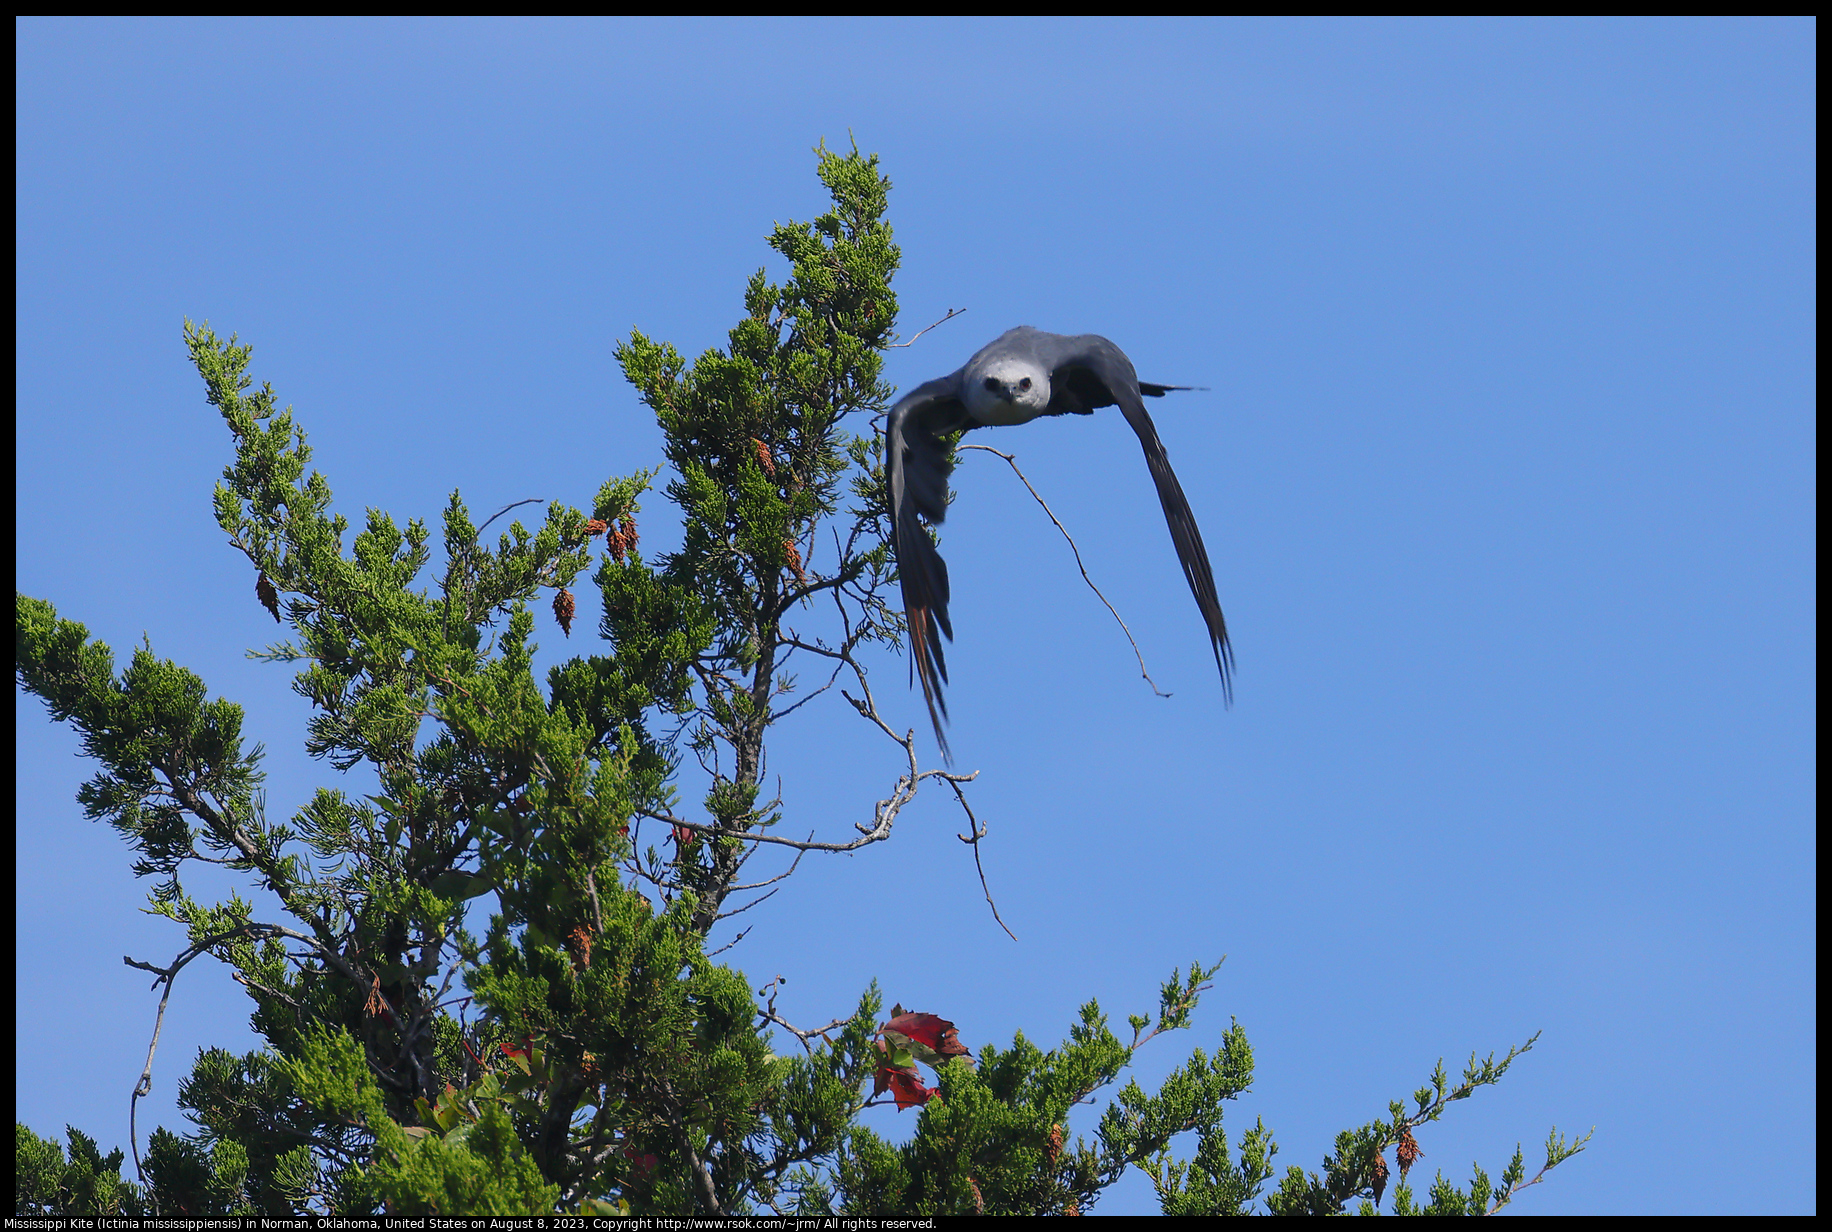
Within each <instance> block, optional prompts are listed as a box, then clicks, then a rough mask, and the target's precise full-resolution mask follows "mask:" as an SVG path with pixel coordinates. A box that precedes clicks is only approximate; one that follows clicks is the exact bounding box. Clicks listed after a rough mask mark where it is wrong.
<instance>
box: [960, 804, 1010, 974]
mask: <svg viewBox="0 0 1832 1232" xmlns="http://www.w3.org/2000/svg"><path fill="white" fill-rule="evenodd" d="M948 786H950V787H952V788H953V789H954V798H955V799H956V800H959V801H960V802H961V808H962V809H963V810H964V811H965V812H966V814H967V831H968V833H966V834H957V835H955V836H954V837H955V838H958V839H959V840H960V841H961V842H963V843H966V844H967V845H968V846H970V847H972V848H973V867H975V868H977V869H979V870H980V892H981V893H983V894H984V895H985V896H986V905H987V906H988V907H991V908H992V918H993V919H994V920H997V921H998V925H999V927H1000V928H1004V929H1005V935H1006V936H1007V937H1010V938H1011V939H1012V940H1013V941H1016V940H1017V939H1018V934H1017V933H1014V932H1012V931H1011V929H1009V928H1006V925H1005V921H1004V920H1003V919H1001V918H1000V916H999V905H998V904H997V903H995V902H993V901H992V890H991V889H990V888H989V887H988V886H987V885H986V866H985V865H983V864H981V863H980V840H981V839H983V838H985V837H986V827H985V826H982V825H981V824H980V823H979V819H978V818H976V817H974V815H973V806H972V805H970V804H968V803H967V793H966V792H964V791H962V790H961V785H960V784H959V783H949V784H948Z"/></svg>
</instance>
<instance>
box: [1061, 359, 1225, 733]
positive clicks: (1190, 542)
mask: <svg viewBox="0 0 1832 1232" xmlns="http://www.w3.org/2000/svg"><path fill="white" fill-rule="evenodd" d="M1061 342H1062V343H1064V344H1074V345H1073V346H1072V347H1069V346H1065V347H1063V348H1062V351H1061V353H1059V354H1058V356H1056V359H1057V362H1056V364H1055V365H1053V368H1054V370H1056V371H1060V370H1061V369H1062V368H1065V367H1067V368H1083V369H1086V370H1087V371H1088V372H1090V373H1091V374H1092V375H1093V376H1095V377H1096V378H1097V379H1099V381H1100V382H1101V384H1103V385H1105V386H1106V387H1107V392H1108V393H1109V394H1111V395H1112V397H1113V400H1114V401H1115V402H1117V403H1118V404H1119V408H1120V411H1121V412H1122V413H1123V414H1124V415H1125V416H1126V422H1127V423H1129V424H1131V425H1132V430H1133V431H1134V432H1136V433H1138V434H1139V445H1140V447H1141V448H1142V449H1144V451H1145V465H1146V466H1148V467H1150V468H1151V478H1152V482H1154V483H1156V484H1157V485H1158V503H1159V504H1160V505H1162V506H1163V507H1164V520H1165V521H1166V522H1167V523H1169V525H1170V539H1171V542H1172V543H1173V544H1175V545H1176V548H1177V559H1178V560H1179V561H1181V562H1182V564H1183V576H1184V577H1185V578H1186V579H1187V580H1188V581H1189V584H1190V593H1191V594H1193V595H1195V596H1196V606H1197V608H1199V609H1200V610H1201V612H1202V619H1203V622H1204V623H1205V624H1207V625H1208V627H1209V644H1210V646H1211V648H1212V649H1213V650H1214V652H1215V666H1216V668H1217V669H1219V670H1220V672H1221V691H1222V696H1223V697H1224V698H1226V699H1227V701H1228V704H1230V705H1232V704H1233V702H1234V648H1233V647H1232V646H1230V645H1229V644H1228V624H1227V621H1225V620H1223V619H1222V615H1221V600H1220V599H1218V598H1216V597H1215V575H1214V573H1213V572H1211V570H1210V569H1209V553H1208V549H1207V548H1205V547H1203V545H1202V532H1201V531H1200V530H1199V529H1197V527H1196V515H1195V514H1193V513H1191V512H1190V503H1189V499H1188V498H1187V497H1185V496H1184V495H1183V485H1182V484H1180V483H1178V482H1177V473H1176V472H1175V471H1173V470H1171V468H1170V456H1169V455H1168V454H1166V453H1165V452H1164V442H1163V441H1161V440H1159V439H1158V429H1157V426H1156V425H1154V424H1153V423H1152V422H1151V416H1150V415H1148V414H1147V413H1146V412H1145V400H1144V398H1142V397H1140V393H1141V387H1140V384H1139V379H1138V374H1137V373H1135V372H1134V371H1133V367H1132V361H1131V360H1129V359H1127V358H1126V355H1125V352H1123V351H1121V350H1120V349H1119V348H1118V347H1117V346H1114V345H1113V343H1111V342H1108V341H1107V340H1106V339H1105V338H1101V337H1098V336H1096V335H1093V334H1088V335H1084V336H1082V337H1079V338H1064V339H1061ZM1147 388H1149V389H1151V390H1152V391H1153V392H1154V395H1155V394H1162V393H1163V392H1164V391H1165V390H1171V389H1180V388H1184V387H1183V386H1178V385H1153V386H1149V387H1147Z"/></svg>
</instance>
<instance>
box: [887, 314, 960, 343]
mask: <svg viewBox="0 0 1832 1232" xmlns="http://www.w3.org/2000/svg"><path fill="white" fill-rule="evenodd" d="M965 311H967V310H966V309H965V308H950V309H948V315H947V316H945V317H943V318H942V319H941V320H939V321H937V322H935V325H943V324H946V323H947V322H949V321H952V320H953V319H954V318H955V317H958V316H959V315H960V314H961V313H963V312H965ZM935 325H931V326H929V327H928V328H927V329H919V330H917V331H916V332H915V333H914V334H911V335H910V340H909V341H908V342H893V343H891V344H890V345H889V346H887V347H885V348H884V349H885V350H887V351H894V350H896V349H897V348H898V347H906V346H912V345H914V344H915V342H916V339H918V338H920V337H922V336H923V335H924V334H926V333H928V332H929V330H931V329H934V328H935Z"/></svg>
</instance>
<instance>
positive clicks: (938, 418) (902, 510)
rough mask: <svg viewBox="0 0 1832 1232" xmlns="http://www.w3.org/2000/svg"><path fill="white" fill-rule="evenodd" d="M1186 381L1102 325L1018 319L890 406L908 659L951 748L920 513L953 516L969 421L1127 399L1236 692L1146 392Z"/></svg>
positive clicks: (1209, 589) (1225, 678) (939, 619)
mask: <svg viewBox="0 0 1832 1232" xmlns="http://www.w3.org/2000/svg"><path fill="white" fill-rule="evenodd" d="M1187 388H1189V386H1184V385H1157V384H1151V383H1148V382H1142V381H1140V380H1139V379H1138V375H1137V373H1135V372H1134V371H1133V367H1132V361H1131V360H1129V359H1127V358H1126V355H1125V352H1123V351H1121V350H1120V349H1119V348H1118V347H1117V346H1115V345H1114V344H1113V343H1111V342H1109V341H1108V340H1107V339H1105V338H1102V337H1100V336H1099V335H1097V334H1080V335H1072V336H1071V335H1063V334H1048V333H1044V332H1043V331H1041V330H1036V329H1032V328H1030V327H1029V326H1019V327H1018V328H1017V329H1013V330H1008V331H1007V332H1006V333H1004V334H1001V335H1000V336H999V337H997V338H995V339H994V340H993V341H992V342H990V343H988V344H987V345H986V346H984V347H982V348H981V349H980V350H979V351H978V352H977V353H975V355H974V356H973V358H972V359H969V360H968V361H967V362H966V363H965V364H964V365H962V366H961V368H960V369H959V370H958V371H956V372H954V373H951V374H950V375H948V376H945V377H942V378H940V379H938V380H933V381H925V382H923V383H922V384H921V385H918V386H917V387H916V388H915V389H913V390H911V391H910V392H909V393H907V394H905V395H904V396H903V397H902V398H900V399H898V400H897V403H896V405H895V406H893V407H892V408H891V412H890V416H889V420H888V422H887V423H886V425H885V436H886V456H887V465H888V470H889V479H890V489H891V491H890V495H891V525H892V545H893V547H894V548H895V550H896V553H897V567H898V576H899V580H900V583H901V586H902V589H903V601H904V611H905V614H906V616H907V617H908V620H909V629H910V651H911V658H912V662H913V665H914V667H915V671H916V675H917V678H918V679H919V680H920V681H921V683H922V692H923V697H924V699H925V700H926V701H927V703H928V706H929V718H930V721H931V722H932V723H933V724H934V726H935V738H936V740H937V742H938V743H939V744H940V745H941V749H942V753H943V754H944V756H945V755H947V753H948V742H947V738H946V736H945V734H944V733H943V731H942V721H943V720H944V719H945V718H946V717H947V713H948V707H947V702H946V700H945V699H944V698H943V696H942V685H943V684H945V683H946V682H947V679H948V668H947V663H946V660H945V659H944V658H943V656H942V648H941V637H942V636H946V637H947V638H949V639H950V640H951V639H952V638H953V637H954V628H953V625H952V623H951V622H950V621H949V619H948V601H949V592H948V566H947V564H946V562H944V561H943V560H942V558H941V554H940V553H939V552H937V551H936V550H935V545H934V543H932V542H931V541H930V539H929V536H928V532H927V531H926V530H924V529H923V526H922V522H921V521H920V520H918V516H917V515H919V514H920V515H921V518H922V519H925V520H927V521H928V522H929V523H931V524H939V523H940V522H941V521H942V520H943V519H944V518H946V516H947V512H948V474H949V471H950V470H951V469H952V466H953V458H952V453H953V451H952V448H951V447H950V444H949V441H948V438H949V437H951V436H952V435H953V434H955V433H957V432H962V431H966V430H969V429H972V428H977V427H984V426H992V425H1001V424H1018V423H1025V422H1028V421H1029V420H1031V419H1034V418H1039V417H1042V416H1053V415H1091V414H1093V413H1094V412H1095V411H1096V410H1099V409H1100V408H1102V407H1107V406H1118V407H1119V408H1120V410H1121V412H1122V413H1124V414H1125V416H1126V420H1127V422H1128V423H1130V424H1131V425H1132V428H1133V430H1134V432H1136V433H1137V434H1138V437H1139V445H1140V447H1141V448H1142V449H1143V450H1144V451H1145V461H1146V465H1147V466H1148V467H1149V468H1150V470H1151V475H1152V479H1153V481H1154V482H1155V483H1156V485H1157V489H1158V499H1159V503H1160V504H1162V506H1163V508H1164V516H1165V520H1166V522H1167V523H1168V524H1169V527H1170V533H1171V541H1172V543H1173V544H1174V545H1175V546H1176V549H1177V558H1178V560H1179V561H1180V562H1181V563H1182V565H1183V573H1184V577H1185V578H1186V579H1187V580H1188V582H1189V585H1190V591H1191V593H1192V594H1194V595H1195V597H1196V605H1197V607H1198V608H1199V609H1201V611H1202V615H1203V620H1204V622H1205V623H1206V624H1207V625H1208V632H1209V640H1210V643H1211V645H1212V647H1213V649H1214V651H1215V664H1216V667H1217V668H1218V669H1219V670H1220V672H1221V681H1222V689H1223V692H1224V694H1227V695H1229V696H1230V697H1231V692H1232V682H1231V673H1232V670H1233V663H1234V657H1233V651H1232V649H1231V648H1230V647H1229V644H1228V632H1227V625H1226V623H1225V622H1224V621H1223V620H1222V615H1221V605H1220V603H1219V601H1218V600H1217V599H1216V597H1215V581H1214V577H1213V576H1212V573H1211V570H1210V568H1209V558H1208V551H1207V549H1206V548H1204V546H1203V543H1202V533H1201V531H1199V530H1198V529H1197V528H1196V519H1195V516H1194V515H1193V514H1192V513H1191V512H1190V507H1189V501H1188V500H1187V499H1186V498H1185V497H1184V495H1183V488H1182V485H1181V484H1179V483H1178V482H1177V476H1176V474H1175V473H1174V472H1173V471H1172V470H1171V468H1170V459H1169V457H1168V456H1167V455H1166V454H1165V452H1164V445H1163V442H1161V441H1160V440H1159V439H1158V433H1157V429H1156V427H1155V426H1154V425H1153V424H1152V422H1151V417H1150V416H1149V415H1148V414H1146V412H1145V404H1144V401H1143V399H1144V398H1146V397H1153V398H1156V397H1162V396H1163V395H1164V394H1166V393H1168V392H1169V391H1171V390H1176V389H1187ZM1046 390H1047V399H1046V398H1045V391H1046Z"/></svg>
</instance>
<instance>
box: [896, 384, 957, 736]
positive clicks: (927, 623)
mask: <svg viewBox="0 0 1832 1232" xmlns="http://www.w3.org/2000/svg"><path fill="white" fill-rule="evenodd" d="M959 377H960V373H958V372H957V373H955V374H954V375H953V376H948V377H942V378H941V379H939V380H934V381H927V382H924V383H923V384H921V385H918V386H917V387H916V388H915V389H912V390H911V391H910V392H909V393H907V394H905V395H904V396H903V397H901V398H899V399H898V400H897V404H896V405H895V406H893V407H891V413H890V418H889V419H888V421H887V422H886V423H885V426H884V437H885V440H884V454H885V466H886V468H887V470H888V474H889V480H890V498H891V545H892V547H893V548H894V549H895V550H896V553H897V578H898V582H899V584H900V585H901V586H902V588H903V611H904V615H905V617H906V618H907V619H908V621H909V626H910V663H911V665H912V667H913V668H914V669H915V672H916V677H917V679H918V680H920V681H921V682H922V697H923V700H924V701H925V702H927V703H928V706H929V721H930V722H931V723H933V724H934V725H935V741H936V743H937V744H938V745H940V746H941V753H942V756H943V757H944V758H945V759H947V760H948V761H949V762H950V763H952V762H953V760H954V759H953V755H952V754H951V753H950V752H949V750H948V738H947V736H946V735H944V734H943V732H942V722H943V720H945V719H946V718H947V717H948V703H947V700H946V699H945V698H944V697H943V696H942V685H943V684H945V683H947V680H948V664H947V660H946V659H944V658H943V657H942V649H941V638H942V635H944V634H945V635H946V636H948V637H949V638H952V637H953V636H954V626H953V625H952V624H951V623H949V620H948V565H947V562H946V561H944V560H942V558H941V553H940V552H937V551H936V550H935V544H934V543H932V542H931V541H930V539H929V532H928V531H927V530H926V529H925V528H924V527H923V525H922V522H921V521H919V520H918V518H917V515H918V514H921V515H922V516H923V517H924V518H927V519H928V520H929V521H930V522H931V523H939V522H940V521H941V520H942V519H943V518H945V517H946V516H947V514H948V472H949V471H950V470H951V469H952V467H953V456H952V453H953V451H952V450H950V449H949V448H948V445H947V443H946V442H945V441H944V440H943V437H945V436H946V435H948V434H949V433H952V432H957V431H959V430H960V429H962V428H964V427H966V426H968V424H969V423H970V422H971V421H970V420H969V419H968V418H967V408H966V406H965V405H964V404H963V403H962V402H961V399H960V381H959Z"/></svg>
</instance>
